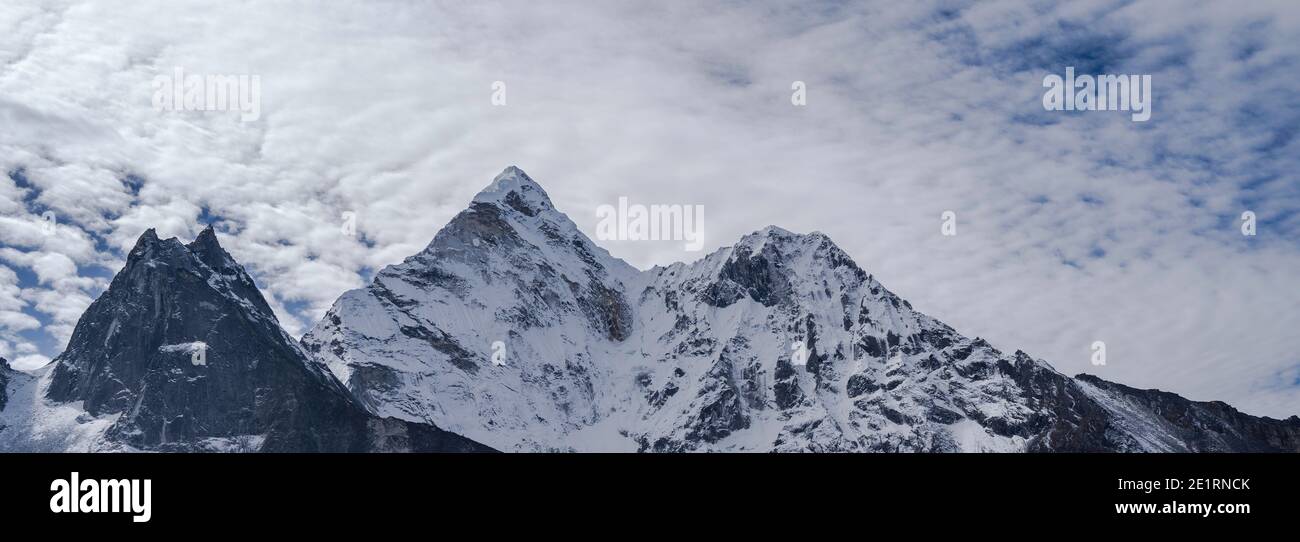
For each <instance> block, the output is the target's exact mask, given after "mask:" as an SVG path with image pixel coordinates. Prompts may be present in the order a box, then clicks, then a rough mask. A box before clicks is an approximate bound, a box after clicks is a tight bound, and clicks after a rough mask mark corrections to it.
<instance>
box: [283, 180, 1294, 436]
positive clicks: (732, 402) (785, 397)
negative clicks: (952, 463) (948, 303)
mask: <svg viewBox="0 0 1300 542" xmlns="http://www.w3.org/2000/svg"><path fill="white" fill-rule="evenodd" d="M303 344H304V345H305V346H306V347H307V349H308V350H309V351H310V352H311V353H312V354H313V355H314V356H316V358H317V359H319V360H320V361H321V362H322V363H324V364H325V365H326V366H328V368H329V370H330V371H331V372H333V373H334V374H335V375H336V376H337V377H338V378H339V379H340V380H341V381H342V382H344V384H345V385H346V386H347V387H348V389H349V390H351V391H352V392H353V393H354V394H355V396H356V397H357V398H358V399H359V400H360V401H361V402H362V403H363V404H364V405H365V406H366V407H367V408H368V409H370V410H371V411H372V412H374V413H376V414H377V415H381V416H390V417H394V418H399V419H403V420H407V421H412V422H424V423H431V424H435V425H437V426H440V427H444V428H447V429H448V430H450V431H453V432H455V433H459V434H462V435H465V436H467V437H469V438H471V439H474V440H476V441H479V442H483V443H485V444H487V445H490V446H492V447H494V448H497V449H501V450H578V451H590V450H628V451H631V450H639V451H694V450H708V451H728V450H733V451H741V450H745V451H855V452H856V451H878V452H893V451H944V452H946V451H1181V450H1196V451H1203V450H1205V451H1208V450H1231V451H1247V450H1249V451H1255V450H1279V451H1300V437H1298V436H1297V431H1298V430H1300V419H1297V418H1294V417H1293V418H1290V419H1288V420H1285V421H1277V420H1270V419H1267V418H1264V419H1261V418H1254V417H1251V416H1246V415H1243V414H1240V413H1238V412H1236V411H1235V410H1232V409H1231V408H1229V407H1227V406H1226V405H1222V404H1221V403H1193V402H1190V401H1187V400H1185V399H1182V398H1179V397H1177V396H1174V395H1172V394H1163V393H1161V392H1149V391H1140V390H1133V389H1131V388H1127V387H1124V386H1119V385H1116V384H1110V383H1108V382H1105V381H1101V380H1099V379H1096V378H1094V377H1079V378H1077V379H1076V378H1070V377H1068V376H1066V375H1063V374H1061V373H1058V372H1057V371H1055V370H1054V369H1052V368H1051V367H1050V366H1049V365H1048V364H1047V363H1046V362H1044V361H1041V360H1036V359H1033V358H1031V357H1030V356H1028V355H1027V354H1025V353H1023V352H1015V353H1012V354H1006V353H1004V352H1001V351H999V350H997V349H995V348H993V347H992V346H991V345H989V344H988V343H987V342H985V341H983V340H982V339H979V338H974V339H971V338H968V337H965V336H963V335H961V334H959V333H957V332H956V331H955V330H953V329H952V328H951V327H949V326H947V325H945V324H943V323H942V322H940V321H938V320H935V319H933V318H931V317H929V316H926V315H924V314H921V313H919V312H917V311H915V310H913V308H912V306H911V304H910V303H908V302H907V301H905V300H903V299H901V298H899V297H898V296H897V295H895V294H893V293H892V292H890V291H889V290H887V289H885V287H884V286H882V285H881V284H880V283H878V282H877V281H875V280H874V278H873V277H872V276H871V275H869V274H868V273H866V272H865V271H864V270H862V269H861V268H859V267H858V266H857V265H856V264H855V263H854V262H853V260H852V259H851V258H849V257H848V255H847V254H845V253H844V252H843V251H842V250H840V249H839V248H838V247H837V246H835V244H834V243H833V242H831V240H830V239H829V238H827V237H826V236H825V235H822V234H820V233H813V234H808V235H800V234H794V233H791V232H788V231H785V230H782V229H780V228H776V227H768V228H765V229H763V230H761V231H758V232H755V233H753V234H750V235H748V236H745V237H744V238H743V239H741V240H740V242H739V243H737V244H736V245H734V246H731V247H727V248H724V249H721V250H718V251H717V252H714V253H712V254H710V255H708V256H707V257H705V258H703V259H701V260H699V261H697V262H695V263H692V264H683V263H678V264H674V265H671V266H668V267H655V268H653V269H650V270H647V271H638V270H636V269H634V268H632V267H631V266H629V265H628V264H626V263H625V262H623V261H621V260H618V259H616V258H613V257H611V256H610V255H609V254H608V252H606V251H605V250H603V249H601V248H600V247H598V246H596V245H595V244H594V243H593V242H592V241H591V240H590V239H588V238H587V237H586V236H584V235H583V234H582V233H581V232H580V231H579V230H578V229H577V227H576V226H575V225H574V224H573V222H572V221H571V220H569V219H568V217H566V216H565V215H564V214H562V213H560V212H559V211H557V210H556V209H555V208H554V206H553V205H552V203H551V201H550V199H549V198H548V197H547V195H546V192H545V191H544V190H543V189H542V188H541V187H540V186H539V185H538V184H537V183H536V182H534V181H533V180H532V179H531V178H529V177H528V176H527V175H526V174H524V173H523V172H522V171H520V170H518V169H517V168H513V167H512V168H508V169H507V170H506V171H504V172H503V173H502V174H501V175H500V176H498V177H497V178H496V179H495V180H494V181H493V182H492V184H491V185H490V186H489V187H488V188H487V189H485V190H484V191H483V192H481V193H480V194H479V195H478V196H476V197H475V198H474V200H473V202H472V203H471V204H470V207H469V208H468V209H467V210H465V211H464V212H462V213H460V214H459V215H457V216H456V217H455V218H453V219H452V221H451V222H450V223H449V224H448V225H447V226H446V228H444V229H443V230H442V231H440V232H439V233H438V234H437V235H436V236H435V238H434V240H433V242H432V243H430V244H429V246H428V247H427V248H425V249H424V250H423V251H421V252H420V253H419V254H416V255H414V256H412V257H410V258H408V259H407V260H406V261H404V262H403V263H401V264H398V265H394V266H390V267H388V268H386V269H384V270H382V271H381V272H380V273H379V274H378V275H377V276H376V278H375V280H374V282H373V283H372V284H371V285H370V286H368V287H366V288H364V289H360V290H354V291H351V292H348V293H346V294H344V295H343V296H342V297H341V298H340V299H339V300H338V302H336V303H335V305H334V307H333V308H332V309H331V310H330V311H329V313H328V314H327V315H326V316H325V318H324V319H323V320H322V321H321V322H320V323H319V324H318V325H317V326H316V327H315V328H314V329H313V330H312V331H311V332H310V333H308V334H307V336H305V337H304V338H303Z"/></svg>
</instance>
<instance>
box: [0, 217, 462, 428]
mask: <svg viewBox="0 0 1300 542" xmlns="http://www.w3.org/2000/svg"><path fill="white" fill-rule="evenodd" d="M51 365H52V368H50V369H48V370H47V371H45V372H43V373H42V374H41V375H40V378H39V383H38V384H37V385H35V386H29V387H32V388H34V394H36V395H43V397H36V398H29V399H28V401H27V402H28V403H29V404H28V405H27V407H26V408H25V409H19V410H20V411H28V412H29V414H28V416H29V417H31V418H32V419H33V420H34V421H32V422H31V426H35V425H38V424H44V423H48V421H47V420H48V419H49V418H57V416H50V415H49V412H50V411H53V410H59V409H62V410H65V411H66V410H68V409H83V410H84V411H83V412H82V413H81V414H78V415H77V418H78V422H79V423H82V424H85V423H89V422H91V421H95V422H98V423H99V424H100V425H102V426H103V428H102V431H98V432H94V434H91V435H83V436H84V437H87V438H89V440H90V443H89V444H87V443H86V438H82V439H79V440H78V442H79V443H81V444H85V445H86V447H88V448H90V449H133V450H158V451H313V452H314V451H338V452H361V451H406V450H429V451H439V450H449V451H476V450H482V449H484V448H483V447H482V446H480V445H478V444H477V443H474V442H472V441H470V440H467V439H465V438H463V437H460V436H458V435H453V434H450V433H446V432H445V431H442V430H440V429H438V428H436V427H433V426H428V425H424V424H415V423H410V422H405V421H401V420H392V419H382V418H379V417H376V416H373V415H372V414H370V413H369V412H367V411H366V410H365V409H364V408H363V407H361V406H360V405H359V404H357V403H356V401H354V400H353V399H352V397H351V395H350V394H349V393H348V392H347V390H346V389H345V388H344V387H343V386H342V385H341V384H340V383H339V382H338V381H337V380H336V379H335V378H334V377H333V375H331V374H330V373H329V372H328V371H327V370H325V369H324V367H323V366H321V365H320V364H319V363H317V362H315V361H313V360H312V359H311V358H310V357H309V356H308V355H306V353H305V352H304V351H303V350H302V348H301V346H300V345H299V344H298V342H297V341H295V340H293V338H291V337H289V336H288V335H287V334H286V333H285V332H284V331H283V330H282V329H281V328H280V326H279V324H278V322H277V321H276V318H275V316H274V313H273V312H272V311H271V308H270V307H269V306H268V305H267V303H266V301H265V300H264V299H263V297H262V295H261V293H260V292H259V291H258V289H257V287H256V286H255V285H254V283H253V281H252V279H251V278H250V277H249V276H248V274H247V273H245V272H244V269H243V268H242V267H240V266H239V264H237V263H236V262H235V261H234V259H232V258H231V257H230V255H229V254H228V253H227V252H226V251H225V250H224V249H222V248H221V246H220V244H218V242H217V237H216V234H215V232H214V231H213V230H212V229H211V228H208V229H207V230H205V231H204V232H203V233H202V234H200V235H199V237H198V238H197V239H196V240H195V241H194V242H193V243H190V244H189V245H183V244H181V242H180V241H177V240H176V239H167V240H162V239H159V238H158V237H157V236H156V235H155V234H154V232H153V230H149V231H147V232H145V234H144V235H143V236H141V237H140V239H139V241H137V243H136V245H135V247H134V248H133V249H132V250H131V252H130V254H129V256H128V258H127V263H126V266H125V267H124V268H123V269H122V271H121V272H119V273H118V274H117V276H116V277H114V279H113V281H112V283H111V285H110V287H109V288H108V290H107V291H106V292H104V294H103V295H101V296H100V297H99V299H97V300H96V301H95V302H94V303H93V304H91V306H90V308H89V309H87V310H86V312H85V313H84V314H83V315H82V317H81V319H80V320H79V321H78V323H77V326H76V328H75V330H74V332H73V335H72V337H71V339H70V341H69V344H68V348H67V350H66V351H64V352H63V353H62V354H61V355H60V356H59V357H58V358H56V359H55V360H54V362H53V363H52V364H51ZM25 393H27V394H28V395H31V394H33V391H31V390H29V391H27V392H25ZM20 415H22V412H19V413H17V414H14V413H9V412H6V413H5V417H6V419H15V416H20ZM21 421H22V420H19V422H20V427H19V428H18V429H17V430H18V431H22V428H21V427H22V426H21ZM56 425H57V424H56ZM2 442H10V443H11V445H12V443H14V442H22V441H21V439H19V438H0V443H2ZM34 443H35V441H34V440H32V441H29V442H28V444H29V445H31V446H34V447H36V448H40V447H41V446H39V445H37V444H39V443H35V444H34ZM68 444H69V443H68V441H66V440H61V441H56V442H51V443H48V446H46V447H47V448H50V449H55V450H57V449H60V448H64V449H66V447H67V446H68Z"/></svg>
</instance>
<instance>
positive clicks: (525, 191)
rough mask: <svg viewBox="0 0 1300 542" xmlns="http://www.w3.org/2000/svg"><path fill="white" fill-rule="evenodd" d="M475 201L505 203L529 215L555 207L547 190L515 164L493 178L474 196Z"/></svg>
mask: <svg viewBox="0 0 1300 542" xmlns="http://www.w3.org/2000/svg"><path fill="white" fill-rule="evenodd" d="M474 201H475V202H476V203H495V204H504V205H507V206H509V207H510V208H513V209H515V210H517V211H519V212H521V213H524V214H526V215H528V216H535V215H537V214H538V213H541V212H544V211H548V210H554V209H555V205H554V204H552V203H551V198H550V196H548V195H547V194H546V190H544V189H542V186H541V185H540V184H537V182H536V181H534V180H533V179H532V177H529V176H528V174H527V173H524V170H522V169H519V168H518V167H515V166H510V167H507V168H506V169H505V170H504V171H502V172H501V174H500V175H497V176H496V178H494V179H492V183H491V184H489V185H488V186H487V188H484V189H483V190H481V191H479V193H478V195H476V196H474Z"/></svg>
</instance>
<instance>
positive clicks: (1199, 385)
mask: <svg viewBox="0 0 1300 542" xmlns="http://www.w3.org/2000/svg"><path fill="white" fill-rule="evenodd" d="M1067 66H1073V67H1074V68H1075V71H1076V72H1077V73H1080V74H1094V75H1095V74H1139V75H1150V76H1151V81H1152V87H1151V88H1152V106H1151V113H1152V114H1151V118H1150V120H1148V121H1146V122H1133V121H1132V120H1131V119H1130V116H1129V114H1128V113H1127V112H1111V111H1047V110H1045V109H1044V107H1043V105H1042V97H1043V93H1044V87H1043V81H1044V77H1046V76H1048V75H1051V74H1056V75H1062V76H1063V75H1064V73H1065V69H1066V67H1067ZM177 68H181V69H183V71H184V72H185V73H187V74H206V75H246V76H250V77H252V76H256V78H257V81H258V82H259V88H260V101H259V102H258V103H259V104H260V107H259V114H258V115H257V118H256V119H253V120H249V119H248V118H247V115H243V116H241V114H240V112H238V111H224V110H218V111H177V110H168V109H167V108H163V110H159V108H158V107H157V106H156V104H155V101H156V100H155V95H154V94H155V86H154V85H155V79H156V78H157V77H159V76H166V75H170V74H173V73H174V70H175V69H177ZM1297 70H1300V4H1298V3H1296V2H1294V1H1287V0H1284V1H1251V2H1194V1H1185V0H1177V1H1173V0H1171V1H1165V0H1137V1H1124V2H1119V1H1102V0H1084V1H1073V2H1068V3H1057V2H1047V1H1016V2H1005V1H983V2H978V3H976V2H958V1H942V2H931V1H916V2H866V1H862V2H816V1H807V0H803V1H789V2H784V1H780V2H770V1H752V2H750V1H747V2H719V1H705V2H680V3H679V2H666V3H661V2H656V3H646V2H624V1H608V2H564V1H560V2H546V3H539V2H416V1H367V2H354V1H337V2H328V3H325V2H320V3H315V2H313V3H308V2H294V1H271V2H248V1H246V2H192V1H186V0H179V1H177V0H172V1H167V2H158V1H136V2H117V1H34V0H6V1H5V2H3V3H0V173H3V175H0V357H5V358H8V359H10V360H11V361H12V362H13V363H14V365H15V366H18V367H22V368H28V369H30V368H34V367H38V366H40V365H42V364H44V363H46V362H48V361H49V360H50V359H51V358H53V357H55V356H57V355H58V353H59V352H60V351H61V350H62V348H63V346H64V344H65V343H66V341H67V339H68V337H69V335H70V334H71V333H72V330H73V327H74V326H75V324H76V322H77V319H78V318H79V316H80V315H81V312H82V311H83V310H84V309H85V308H86V307H87V306H88V305H89V304H90V303H91V302H92V301H93V300H94V299H95V297H96V296H97V295H99V294H100V293H101V292H102V291H103V289H104V288H105V287H106V286H107V283H108V281H109V280H111V278H112V276H113V274H114V273H116V272H117V270H118V269H119V268H120V267H121V265H122V263H123V257H124V254H125V251H126V250H128V249H129V248H130V246H131V245H132V244H133V243H134V241H135V239H136V238H138V237H139V236H140V234H141V233H143V231H144V230H145V229H147V228H151V227H152V228H156V229H157V231H158V234H159V235H160V236H162V237H164V238H166V237H170V236H178V237H180V238H181V239H182V240H185V241H188V240H189V239H191V238H192V237H193V236H195V235H196V234H197V233H198V232H199V231H200V230H201V229H202V227H203V226H204V225H205V224H207V223H210V222H211V223H214V224H215V227H216V228H217V230H218V232H219V235H220V237H221V240H222V243H223V244H224V245H225V246H226V248H227V250H229V251H230V252H231V253H232V254H233V255H234V256H235V258H236V259H238V260H239V261H240V262H241V263H243V264H244V265H245V267H247V268H248V270H249V271H250V273H251V274H252V275H253V276H254V277H255V279H256V280H257V282H258V285H259V286H260V287H261V288H262V290H263V292H264V294H265V295H266V296H267V297H268V301H269V302H270V303H271V304H272V306H273V308H274V309H275V310H276V312H277V314H278V316H279V318H280V320H281V323H282V324H283V325H284V326H285V328H286V329H287V330H288V331H289V332H290V333H292V334H294V335H295V336H300V335H301V334H302V333H304V332H305V331H306V330H308V329H310V327H311V326H312V325H314V323H315V321H316V320H317V319H318V318H319V317H320V316H321V315H322V314H323V313H324V312H325V310H327V309H328V308H329V306H330V305H331V304H332V303H333V302H334V300H335V299H337V298H338V296H339V295H340V294H342V293H343V292H345V291H347V290H349V289H352V288H358V287H362V286H364V285H365V284H366V283H367V281H368V280H369V278H370V277H372V276H373V274H374V272H375V270H377V269H380V268H382V267H383V266H385V265H389V264H394V263H398V262H400V261H401V260H402V259H403V258H405V257H406V256H409V255H411V254H414V253H416V252H418V251H419V250H421V249H422V248H424V246H425V245H426V244H427V243H428V242H429V241H430V240H431V239H432V238H433V236H434V234H435V233H436V232H437V231H438V229H439V228H441V227H442V226H443V225H444V224H446V223H447V222H448V221H449V220H450V219H451V217H452V216H454V215H455V214H456V213H457V212H460V211H461V210H463V209H464V208H466V207H467V206H468V203H469V201H470V200H471V199H472V198H473V196H474V194H475V193H477V192H478V191H479V190H481V189H482V188H484V187H485V186H486V185H487V184H489V182H490V181H491V180H492V178H493V177H494V176H495V175H496V174H497V173H499V172H501V171H502V170H503V169H504V168H505V167H507V166H510V165H517V166H519V167H520V168H522V169H523V170H525V171H526V172H528V174H529V175H530V176H531V177H532V178H534V179H535V180H537V181H538V182H539V183H540V184H541V185H542V186H544V187H545V189H546V191H547V192H548V193H549V194H550V196H551V198H552V200H554V202H555V204H556V206H557V207H558V208H559V209H560V210H561V211H564V212H566V213H567V214H569V215H570V217H572V218H573V220H574V221H575V222H576V223H577V224H578V225H579V227H581V228H582V229H583V230H584V231H585V232H587V233H588V235H591V236H592V237H593V238H594V237H595V231H596V225H597V222H598V220H597V214H596V210H597V209H598V208H599V207H600V206H601V205H610V204H615V203H616V202H617V201H618V198H620V197H626V198H628V200H629V201H631V202H633V203H641V204H681V205H702V206H704V209H705V214H704V217H705V222H704V228H703V232H704V235H705V237H704V250H702V251H699V252H691V251H686V250H684V248H683V243H681V242H674V241H598V243H600V244H601V245H602V246H605V247H606V248H608V249H609V250H610V251H611V252H612V253H613V254H614V255H615V256H618V257H621V258H624V259H626V260H628V261H629V262H630V263H632V264H633V265H635V266H637V267H640V268H648V267H650V266H653V265H666V264H669V263H672V262H674V261H693V260H695V259H698V258H700V257H702V256H703V255H704V254H707V253H708V252H709V251H712V250H715V249H717V248H719V247H723V246H727V245H730V244H733V243H735V242H736V241H737V240H739V238H740V237H741V236H742V235H744V234H746V233H749V232H752V231H755V230H759V229H761V228H763V227H765V226H767V225H778V226H781V227H783V228H785V229H788V230H791V231H796V232H804V233H807V232H813V231H820V232H823V233H826V234H827V235H829V236H830V237H831V239H833V240H834V241H835V242H836V243H837V244H838V245H839V246H840V247H841V248H843V249H844V250H845V251H846V252H847V253H849V254H850V255H851V256H852V257H853V258H854V259H855V260H856V262H857V263H858V264H859V265H860V266H861V267H863V268H864V269H866V270H867V271H869V272H870V273H872V274H874V276H875V277H876V278H877V279H879V280H880V281H881V282H882V283H884V284H885V285H886V286H887V287H889V288H890V289H891V290H893V291H894V292H896V293H898V294H899V295H901V296H903V297H904V298H906V299H908V300H910V301H911V302H912V304H913V305H914V306H915V307H916V308H917V309H918V310H921V311H923V312H925V313H927V314H930V315H932V316H934V317H936V318H938V319H940V320H943V321H944V322H946V323H948V324H950V325H952V326H953V327H955V328H957V329H958V330H959V331H961V332H962V333H964V334H966V335H968V336H980V337H983V338H985V339H986V340H988V341H989V342H990V343H992V344H993V345H994V346H996V347H998V348H1001V349H1003V350H1006V351H1014V350H1016V349H1021V350H1024V351H1026V352H1028V353H1029V354H1030V355H1032V356H1034V357H1037V358H1042V359H1045V360H1047V361H1048V362H1049V363H1051V364H1052V365H1053V366H1054V367H1056V368H1057V369H1058V370H1060V371H1061V372H1064V373H1067V374H1077V373H1080V372H1088V373H1092V374H1097V375H1099V376H1101V377H1102V378H1106V379H1108V380H1112V381H1117V382H1121V383H1124V384H1127V385H1131V386H1135V387H1140V388H1159V389H1163V390H1168V391H1173V392H1176V393H1179V394H1181V395H1184V396H1186V397H1189V398H1192V399H1196V400H1223V401H1227V402H1229V403H1231V404H1232V405H1234V406H1236V407H1238V408H1240V409H1242V410H1244V411H1246V412H1248V413H1252V414H1257V415H1270V416H1273V417H1285V416H1289V415H1292V414H1300V331H1298V330H1300V241H1298V240H1300V177H1298V176H1297V171H1300V143H1298V142H1297V140H1296V130H1297V127H1300V98H1298V96H1300V77H1297V76H1296V75H1295V74H1296V73H1297ZM796 81H798V82H802V84H803V86H804V88H805V89H806V94H805V97H806V100H805V102H804V104H803V105H795V104H794V103H792V93H793V92H792V85H794V83H795V82H796ZM498 83H500V84H501V85H499V84H498ZM500 89H504V103H503V104H501V103H500V99H501V98H502V95H501V93H500V92H499V90H500ZM494 96H495V97H496V98H497V100H498V102H497V103H494ZM173 109H174V108H173ZM949 211H951V212H952V213H953V215H954V216H955V218H956V220H955V224H956V235H951V236H946V235H943V234H942V233H941V226H942V224H943V219H942V216H943V215H944V213H945V212H949ZM1246 211H1250V212H1252V213H1254V214H1255V216H1256V220H1257V222H1256V232H1255V233H1256V234H1255V235H1254V236H1246V235H1243V234H1242V231H1241V225H1242V220H1241V216H1242V213H1244V212H1246ZM345 213H352V214H351V215H350V216H354V217H355V222H354V223H355V227H356V233H357V234H356V235H347V234H346V233H345V231H344V230H345V228H344V227H343V226H344V225H345V224H344V223H345V222H346V221H345V219H344V214H345ZM50 217H52V218H53V219H54V220H53V222H50V221H48V220H47V219H48V218H50ZM51 224H52V227H51ZM1096 341H1103V342H1104V343H1105V345H1106V364H1105V365H1104V366H1098V365H1094V364H1093V363H1092V359H1093V354H1094V350H1093V343H1094V342H1096Z"/></svg>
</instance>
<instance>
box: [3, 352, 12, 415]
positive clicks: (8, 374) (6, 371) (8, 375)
mask: <svg viewBox="0 0 1300 542" xmlns="http://www.w3.org/2000/svg"><path fill="white" fill-rule="evenodd" d="M13 374H14V370H13V369H12V368H10V367H9V360H7V359H5V358H0V411H3V410H4V409H5V403H7V402H9V392H8V390H9V381H10V380H12V379H13Z"/></svg>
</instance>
